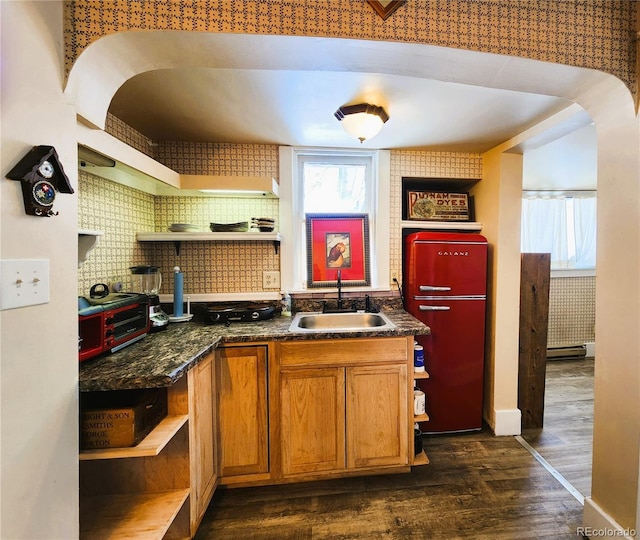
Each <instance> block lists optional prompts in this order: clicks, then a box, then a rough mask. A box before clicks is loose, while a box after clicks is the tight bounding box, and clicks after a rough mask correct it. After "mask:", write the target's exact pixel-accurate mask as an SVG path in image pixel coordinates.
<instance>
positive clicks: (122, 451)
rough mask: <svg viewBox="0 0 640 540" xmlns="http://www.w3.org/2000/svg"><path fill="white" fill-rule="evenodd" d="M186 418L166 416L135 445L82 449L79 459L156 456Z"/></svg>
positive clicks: (182, 416) (187, 417)
mask: <svg viewBox="0 0 640 540" xmlns="http://www.w3.org/2000/svg"><path fill="white" fill-rule="evenodd" d="M188 419H189V416H188V415H186V414H177V415H170V416H167V417H165V418H163V419H162V421H161V422H160V423H159V424H158V425H157V426H156V427H155V428H154V429H153V431H151V433H149V435H147V436H146V437H145V438H144V439H142V441H140V443H139V444H137V445H136V446H129V447H127V448H104V449H99V450H83V451H82V452H80V461H89V460H95V459H120V458H131V457H145V456H157V455H158V454H159V453H160V452H161V451H162V449H163V448H164V447H165V446H166V445H167V443H168V442H169V441H170V440H171V439H172V438H173V436H174V435H175V434H176V433H177V432H178V430H179V429H180V428H181V427H182V426H184V424H185V423H186V422H187V420H188Z"/></svg>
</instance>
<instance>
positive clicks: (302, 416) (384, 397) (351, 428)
mask: <svg viewBox="0 0 640 540" xmlns="http://www.w3.org/2000/svg"><path fill="white" fill-rule="evenodd" d="M409 347H411V351H413V339H412V338H411V339H408V338H404V337H400V338H395V337H393V338H371V339H340V340H316V341H288V342H282V343H280V344H279V345H278V349H277V350H278V354H277V359H278V361H277V364H278V367H279V394H280V401H279V409H280V414H279V427H280V439H279V445H278V446H277V449H278V451H279V454H280V456H281V459H282V463H281V467H282V476H283V478H291V477H295V476H305V477H314V476H322V473H329V472H330V473H349V472H353V471H357V470H367V471H373V470H376V469H380V470H381V471H384V470H385V469H388V468H397V467H409V466H410V464H411V463H412V462H413V460H412V457H413V456H412V452H411V455H410V448H411V450H412V449H413V406H412V400H413V393H412V392H411V393H410V390H411V389H410V385H411V384H412V379H411V380H410V378H409V377H408V375H407V373H408V368H409V361H410V360H409V352H408V351H409ZM412 363H413V360H412V358H411V366H412ZM412 369H413V368H412ZM410 403H411V409H409V406H410ZM276 433H277V431H276ZM410 444H411V447H410V446H409V445H410Z"/></svg>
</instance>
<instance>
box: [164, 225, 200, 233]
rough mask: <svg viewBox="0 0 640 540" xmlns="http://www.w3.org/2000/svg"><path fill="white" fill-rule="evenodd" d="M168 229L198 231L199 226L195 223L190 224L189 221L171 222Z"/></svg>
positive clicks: (173, 230)
mask: <svg viewBox="0 0 640 540" xmlns="http://www.w3.org/2000/svg"><path fill="white" fill-rule="evenodd" d="M169 231H171V232H200V227H198V226H197V225H190V224H189V223H173V224H172V225H169Z"/></svg>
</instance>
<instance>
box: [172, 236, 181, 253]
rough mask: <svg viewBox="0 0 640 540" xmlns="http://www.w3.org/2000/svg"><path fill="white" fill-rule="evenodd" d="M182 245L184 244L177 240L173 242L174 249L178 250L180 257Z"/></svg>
mask: <svg viewBox="0 0 640 540" xmlns="http://www.w3.org/2000/svg"><path fill="white" fill-rule="evenodd" d="M181 244H182V242H180V240H176V241H174V242H173V247H174V248H175V250H176V256H177V257H179V256H180V245H181Z"/></svg>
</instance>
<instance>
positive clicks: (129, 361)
mask: <svg viewBox="0 0 640 540" xmlns="http://www.w3.org/2000/svg"><path fill="white" fill-rule="evenodd" d="M384 314H385V315H387V316H388V317H389V319H391V321H392V322H393V323H394V324H395V326H396V328H394V329H389V330H382V331H367V332H366V333H362V332H358V333H354V332H335V331H328V332H326V333H294V332H289V325H290V324H291V321H292V319H291V317H280V316H277V317H275V318H273V319H269V320H266V321H259V322H251V323H233V324H231V325H230V326H224V325H217V324H204V323H201V322H193V321H191V322H185V323H173V324H170V325H169V327H168V328H167V329H166V330H161V331H160V332H154V333H150V334H148V335H147V336H145V337H144V338H143V339H142V340H141V341H139V342H137V343H133V344H132V345H129V346H128V347H125V348H124V349H122V350H120V351H118V352H115V353H113V354H108V355H105V356H99V357H97V358H92V359H90V360H86V361H85V362H83V363H82V364H80V375H79V384H80V391H81V392H91V391H103V390H128V389H137V388H162V387H167V386H171V385H172V384H173V383H175V382H176V381H177V380H178V379H180V377H182V376H183V375H184V374H185V373H186V372H187V371H188V370H189V369H190V368H191V367H193V366H194V365H196V364H197V363H198V362H199V361H200V360H201V359H202V358H204V357H205V356H206V355H207V353H209V352H210V351H212V350H213V349H215V348H216V347H218V346H219V345H221V344H223V343H243V342H258V341H285V340H286V341H290V340H306V339H331V338H346V337H349V338H353V337H357V338H372V337H389V336H409V335H419V334H428V333H429V328H428V327H427V326H425V325H424V324H422V323H421V322H420V321H418V320H417V319H415V318H414V317H412V316H411V315H409V314H408V313H407V312H406V311H403V310H394V311H385V312H384Z"/></svg>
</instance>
